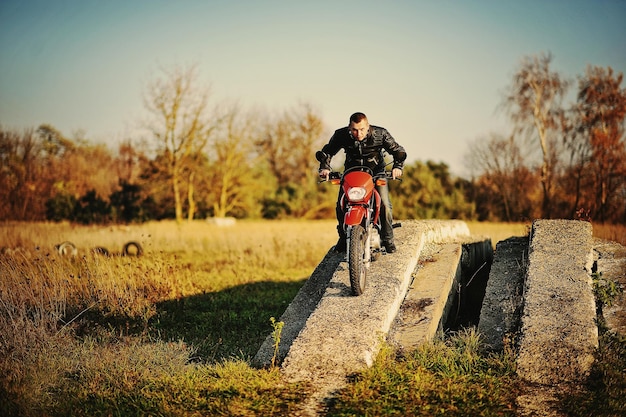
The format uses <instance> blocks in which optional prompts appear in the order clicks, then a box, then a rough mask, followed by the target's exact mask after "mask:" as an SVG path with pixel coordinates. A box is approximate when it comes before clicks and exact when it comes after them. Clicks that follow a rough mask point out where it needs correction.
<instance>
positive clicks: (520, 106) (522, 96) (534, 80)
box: [504, 54, 569, 218]
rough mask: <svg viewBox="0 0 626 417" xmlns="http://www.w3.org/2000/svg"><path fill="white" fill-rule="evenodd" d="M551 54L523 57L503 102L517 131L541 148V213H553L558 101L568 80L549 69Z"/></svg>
mask: <svg viewBox="0 0 626 417" xmlns="http://www.w3.org/2000/svg"><path fill="white" fill-rule="evenodd" d="M551 62H552V55H551V54H541V55H540V56H534V57H525V58H524V59H523V60H522V63H521V66H520V68H519V70H518V71H517V72H516V73H515V75H514V77H513V83H512V84H511V86H510V88H509V91H508V93H507V94H506V96H505V101H504V104H505V106H506V108H507V109H508V111H509V114H510V116H511V118H512V120H513V121H514V123H515V124H516V127H517V131H518V132H525V133H528V134H529V135H531V137H535V138H536V139H537V141H538V143H539V146H540V148H541V155H542V162H541V185H542V188H543V202H542V216H543V217H545V218H550V217H551V215H552V196H553V193H554V178H555V175H556V172H555V171H556V168H557V161H558V156H559V154H558V145H559V143H560V141H559V138H558V133H559V131H560V128H561V126H562V120H563V114H564V112H563V110H562V108H561V101H562V99H563V96H564V95H565V93H566V91H567V88H568V86H569V82H568V81H567V80H564V79H562V78H561V76H560V75H559V73H557V72H554V71H552V70H551V69H550V63H551Z"/></svg>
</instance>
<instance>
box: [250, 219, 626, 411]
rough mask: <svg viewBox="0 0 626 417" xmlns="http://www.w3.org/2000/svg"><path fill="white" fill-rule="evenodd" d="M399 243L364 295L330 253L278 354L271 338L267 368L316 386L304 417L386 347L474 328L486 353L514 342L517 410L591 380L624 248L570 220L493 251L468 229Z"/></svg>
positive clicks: (414, 225) (442, 229)
mask: <svg viewBox="0 0 626 417" xmlns="http://www.w3.org/2000/svg"><path fill="white" fill-rule="evenodd" d="M395 233H396V242H397V246H398V251H397V252H396V253H395V254H393V255H385V256H383V257H381V258H380V259H379V260H378V261H376V262H374V263H372V266H371V268H370V271H369V273H368V286H367V288H366V291H365V292H364V294H363V295H361V296H359V297H354V296H352V295H351V292H350V284H349V276H348V268H347V263H346V262H345V256H344V255H340V254H336V253H334V252H333V251H332V250H331V251H329V252H328V254H327V255H326V256H325V257H324V259H323V260H322V262H321V263H320V264H319V266H318V267H317V268H316V269H315V271H314V272H313V274H312V275H311V277H310V278H309V280H307V282H306V283H305V284H304V285H303V287H302V288H301V290H300V291H299V293H298V294H297V295H296V297H295V298H294V300H293V301H292V303H291V304H290V305H289V306H288V307H287V309H286V310H285V312H284V314H283V315H282V316H281V317H280V319H279V321H282V322H283V323H284V327H283V330H282V333H281V337H280V344H279V348H278V351H277V352H275V348H274V340H273V338H272V336H271V335H269V336H268V337H267V338H266V340H265V342H264V343H263V345H262V346H261V348H260V349H259V351H258V353H257V354H256V356H255V358H254V363H255V364H256V365H257V366H260V367H266V366H270V364H271V363H272V361H275V363H276V364H278V365H280V366H281V370H282V372H283V374H284V375H285V377H286V378H287V379H288V380H289V381H308V382H310V383H311V384H312V385H313V386H314V387H315V388H316V393H315V395H314V396H313V397H312V398H311V399H310V404H308V406H307V410H304V411H303V412H304V414H308V415H316V414H317V412H318V410H319V409H320V407H319V404H320V403H322V402H323V401H324V400H325V399H327V398H329V397H330V396H332V393H333V391H335V390H337V389H339V388H341V387H343V386H344V385H345V384H346V376H348V375H350V374H352V373H354V372H358V371H360V370H363V369H364V368H366V367H368V366H371V365H372V363H373V361H374V360H375V358H376V355H377V353H378V352H379V349H380V347H381V346H382V343H383V342H385V341H386V342H387V343H390V344H392V345H394V346H396V347H397V348H398V349H412V348H415V347H416V346H418V345H419V344H421V343H424V342H425V341H427V340H429V339H432V338H434V337H436V336H437V334H438V333H441V332H443V331H444V330H446V329H452V330H454V329H458V328H461V327H464V326H477V328H478V330H479V332H480V333H481V335H482V336H483V338H484V340H485V342H486V344H485V347H486V348H487V349H492V350H499V349H502V348H503V343H504V340H506V339H507V338H515V340H516V342H517V346H518V350H519V354H518V359H517V366H518V374H519V376H520V377H521V378H522V380H525V381H527V382H528V386H529V389H528V391H527V392H526V393H525V394H524V395H523V396H522V397H520V398H519V399H518V402H519V405H520V409H522V410H527V411H528V413H529V414H532V413H535V411H537V410H539V411H537V412H538V413H539V414H537V413H535V414H533V415H542V414H541V412H542V411H541V410H548V409H549V408H550V402H551V401H554V398H555V395H556V392H557V391H558V390H559V389H561V388H562V387H563V385H568V384H569V385H575V384H578V383H580V382H581V381H582V380H583V379H584V378H585V377H586V376H587V375H588V373H589V371H590V368H591V365H592V363H593V358H594V357H593V354H594V351H595V349H596V347H597V345H598V331H597V326H596V322H595V319H596V307H595V302H594V296H593V291H592V281H591V280H592V279H591V274H592V272H597V273H598V272H603V273H607V274H609V275H610V276H607V278H610V277H611V276H613V277H614V278H621V279H622V280H626V278H625V277H624V271H626V250H623V249H624V248H623V247H621V246H620V245H610V244H607V243H606V242H598V241H594V240H593V238H592V229H591V224H590V223H587V222H580V221H567V220H537V221H535V222H534V223H533V226H532V230H531V233H530V236H526V237H512V238H510V239H507V240H504V241H502V242H498V243H497V246H496V250H495V253H494V251H493V246H492V242H491V240H490V239H489V238H488V237H477V236H471V235H470V232H469V229H468V227H467V225H466V224H465V223H464V222H462V221H437V220H430V221H403V222H402V227H401V228H398V229H396V232H395ZM620 274H621V275H620ZM623 284H626V282H623ZM620 303H622V304H620ZM620 305H622V306H623V305H626V301H625V300H624V299H622V300H620V302H618V303H617V306H618V307H617V308H618V310H617V312H616V313H615V314H614V316H615V317H617V318H619V316H620V314H622V312H623V311H624V310H623V308H622V307H620ZM622 330H623V329H622Z"/></svg>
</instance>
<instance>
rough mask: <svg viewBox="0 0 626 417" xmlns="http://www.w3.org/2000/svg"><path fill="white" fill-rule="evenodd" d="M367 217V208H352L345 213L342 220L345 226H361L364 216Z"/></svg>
mask: <svg viewBox="0 0 626 417" xmlns="http://www.w3.org/2000/svg"><path fill="white" fill-rule="evenodd" d="M366 215H367V208H365V207H361V206H352V207H350V209H349V210H348V211H347V212H346V215H345V216H344V218H343V223H344V224H345V225H346V226H355V225H357V224H361V222H362V221H363V219H364V218H365V216H366Z"/></svg>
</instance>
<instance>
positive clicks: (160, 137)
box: [144, 66, 216, 222]
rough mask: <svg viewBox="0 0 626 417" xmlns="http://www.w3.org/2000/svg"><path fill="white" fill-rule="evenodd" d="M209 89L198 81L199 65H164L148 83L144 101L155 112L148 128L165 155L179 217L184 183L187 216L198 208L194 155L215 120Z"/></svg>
mask: <svg viewBox="0 0 626 417" xmlns="http://www.w3.org/2000/svg"><path fill="white" fill-rule="evenodd" d="M208 102H209V90H208V88H204V87H202V86H199V85H198V79H197V72H196V66H192V67H190V68H187V69H183V68H178V67H177V68H175V69H174V70H171V71H168V70H165V69H163V70H162V76H161V77H158V78H156V79H155V80H153V81H152V82H150V83H149V85H148V89H147V93H146V96H145V98H144V104H145V107H146V109H147V110H148V111H149V112H150V113H151V115H152V116H153V119H152V121H151V122H150V123H149V126H148V128H149V129H150V131H151V132H152V134H153V136H154V138H155V140H156V144H157V149H158V151H159V152H160V153H161V154H162V155H163V156H164V157H165V160H166V169H167V174H168V175H169V178H170V182H171V186H172V192H173V196H174V205H175V215H176V221H178V222H181V221H182V219H183V187H184V184H185V183H186V184H187V202H188V210H189V211H188V215H187V217H188V219H192V218H193V216H194V212H195V201H194V180H195V169H194V164H193V160H194V155H198V154H200V153H201V152H202V150H203V149H204V147H205V145H206V144H207V141H208V139H209V136H210V133H211V131H212V130H213V129H214V127H215V125H216V122H215V121H212V120H211V118H210V116H211V115H210V114H209V111H208V108H207V107H208Z"/></svg>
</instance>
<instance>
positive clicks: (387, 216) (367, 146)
mask: <svg viewBox="0 0 626 417" xmlns="http://www.w3.org/2000/svg"><path fill="white" fill-rule="evenodd" d="M340 149H343V150H344V152H345V154H346V159H345V163H344V170H346V169H349V168H352V167H354V166H367V167H368V168H370V169H371V170H372V171H373V172H374V173H378V172H382V171H384V169H385V161H384V155H383V150H385V151H387V152H388V153H389V154H390V155H391V156H393V168H392V171H391V175H392V177H393V178H394V179H395V178H398V177H400V176H402V167H403V165H404V161H405V159H406V151H405V150H404V148H403V147H402V146H400V145H399V144H398V143H397V142H396V141H395V139H394V138H393V137H392V136H391V134H389V132H388V131H387V129H385V128H383V127H379V126H372V125H370V124H369V122H368V120H367V116H365V114H363V113H360V112H358V113H354V114H353V115H351V116H350V121H349V124H348V126H346V127H342V128H340V129H337V130H335V133H334V134H333V135H332V137H331V138H330V140H329V141H328V143H327V144H326V145H324V147H323V148H322V150H321V151H318V152H316V154H315V158H316V159H317V160H318V161H319V162H320V168H319V171H318V172H319V176H320V177H321V178H325V179H328V176H329V175H330V172H331V166H330V161H331V159H332V158H333V156H335V154H337V152H339V150H340ZM376 189H377V190H378V193H379V194H380V197H381V202H382V207H381V213H380V215H381V243H382V245H383V246H384V247H385V250H386V251H387V253H393V252H395V251H396V245H395V244H394V238H393V226H392V225H393V215H392V206H391V200H390V199H389V188H388V186H387V184H385V185H377V186H376ZM342 197H343V189H342V188H341V187H339V196H338V198H337V207H336V213H337V222H338V226H337V232H338V234H339V240H338V241H337V244H336V245H335V251H336V252H345V251H346V244H347V242H346V233H345V231H344V228H343V216H344V213H343V212H342V210H341V199H342Z"/></svg>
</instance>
